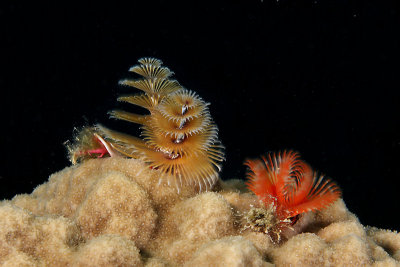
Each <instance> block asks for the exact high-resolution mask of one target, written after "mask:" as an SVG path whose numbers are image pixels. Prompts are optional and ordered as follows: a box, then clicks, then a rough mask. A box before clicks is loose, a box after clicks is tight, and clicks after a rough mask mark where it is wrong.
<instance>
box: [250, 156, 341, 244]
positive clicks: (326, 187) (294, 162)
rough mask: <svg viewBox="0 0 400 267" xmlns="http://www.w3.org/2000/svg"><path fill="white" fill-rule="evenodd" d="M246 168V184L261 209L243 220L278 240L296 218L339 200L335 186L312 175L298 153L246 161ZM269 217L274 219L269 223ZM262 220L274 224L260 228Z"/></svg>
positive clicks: (339, 194)
mask: <svg viewBox="0 0 400 267" xmlns="http://www.w3.org/2000/svg"><path fill="white" fill-rule="evenodd" d="M245 164H246V165H247V166H248V167H249V168H250V170H249V172H248V179H249V180H248V182H247V183H246V184H247V186H248V188H249V189H250V190H251V191H252V192H253V193H254V194H255V195H257V197H258V198H259V200H260V201H261V202H262V203H263V205H264V207H262V208H257V209H256V210H251V212H249V214H247V217H246V219H247V221H248V222H249V224H250V227H251V228H253V229H258V231H262V232H265V233H269V232H273V233H275V234H276V235H277V237H278V239H279V233H280V232H281V230H282V229H283V228H285V227H289V228H290V225H291V224H293V223H294V222H295V221H296V220H297V217H298V215H300V214H302V213H305V212H308V211H315V210H320V209H323V208H325V207H327V206H329V205H331V204H332V203H333V202H335V201H336V200H337V199H338V198H339V197H340V196H341V191H340V188H339V187H338V186H337V184H336V183H335V182H333V181H332V180H330V179H329V178H326V177H324V176H323V175H319V174H318V173H317V172H315V171H313V170H312V168H311V167H310V166H309V165H308V164H307V163H306V162H304V161H302V160H301V159H300V156H299V154H298V153H297V152H294V151H283V152H279V153H269V154H267V155H266V156H265V157H264V156H263V157H262V160H260V159H255V160H247V161H246V162H245ZM271 214H273V215H274V217H275V218H274V217H272V219H271ZM264 218H266V219H264ZM260 219H261V220H260ZM265 220H267V221H271V222H274V223H262V224H260V221H261V222H264V221H265Z"/></svg>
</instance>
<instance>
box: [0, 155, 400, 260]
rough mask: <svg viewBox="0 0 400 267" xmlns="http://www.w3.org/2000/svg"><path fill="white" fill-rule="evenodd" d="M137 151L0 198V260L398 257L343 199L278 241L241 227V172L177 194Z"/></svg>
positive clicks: (391, 241) (394, 243)
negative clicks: (235, 177) (201, 188)
mask: <svg viewBox="0 0 400 267" xmlns="http://www.w3.org/2000/svg"><path fill="white" fill-rule="evenodd" d="M159 176H160V171H159V170H153V169H150V168H149V167H148V165H145V164H144V163H142V162H141V161H139V160H136V159H124V158H120V157H111V158H104V159H91V160H88V161H86V162H84V163H82V164H78V165H76V166H73V167H68V168H66V169H64V170H62V171H60V172H58V173H55V174H53V175H52V176H51V177H50V179H49V181H48V182H47V183H44V184H43V185H40V186H38V187H37V188H36V189H35V190H34V191H33V193H32V194H29V195H28V194H25V195H17V196H15V197H14V198H13V199H12V200H5V201H2V202H1V203H0V221H1V222H0V265H1V266H274V264H275V266H399V265H400V234H398V233H396V232H391V231H387V230H381V229H377V228H374V227H364V226H363V225H361V224H360V222H359V221H358V219H357V217H356V216H355V215H354V214H352V213H350V212H349V211H348V210H347V208H346V206H345V204H344V202H343V200H342V199H339V200H338V201H336V202H335V203H334V204H333V205H331V206H329V207H328V208H326V209H323V210H321V211H317V212H308V213H305V214H302V215H301V216H300V218H299V220H298V221H297V222H296V223H295V224H294V225H293V229H290V230H288V231H287V232H286V233H283V235H284V237H283V238H282V240H281V242H279V243H273V242H272V241H271V239H270V238H269V236H268V235H266V234H264V233H260V232H255V231H252V229H250V228H247V229H246V227H245V223H246V222H245V220H244V218H245V215H246V214H247V212H248V211H249V210H250V209H251V208H252V207H257V205H259V202H258V200H257V197H256V196H255V195H254V194H252V193H250V192H248V191H246V190H245V187H244V185H243V182H241V181H239V180H231V181H226V182H223V181H218V183H217V185H216V186H215V187H214V191H212V192H202V193H198V191H197V190H196V189H195V188H193V187H190V186H189V185H188V186H186V187H185V186H184V187H182V189H181V191H180V193H179V194H178V193H177V192H176V190H175V189H174V188H173V187H169V186H168V185H163V184H160V185H159V184H158V180H159Z"/></svg>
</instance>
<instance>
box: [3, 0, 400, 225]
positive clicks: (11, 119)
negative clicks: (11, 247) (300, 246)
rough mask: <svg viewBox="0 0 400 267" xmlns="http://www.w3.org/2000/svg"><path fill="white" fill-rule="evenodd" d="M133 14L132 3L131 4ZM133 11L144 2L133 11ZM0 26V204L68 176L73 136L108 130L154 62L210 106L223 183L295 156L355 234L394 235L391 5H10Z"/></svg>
mask: <svg viewBox="0 0 400 267" xmlns="http://www.w3.org/2000/svg"><path fill="white" fill-rule="evenodd" d="M136 2H138V1H136ZM141 2H145V1H141ZM0 17H1V24H0V25H1V26H0V27H1V33H0V34H1V36H0V38H1V46H2V47H1V51H0V53H1V59H0V64H1V68H2V70H1V72H0V88H1V103H0V104H1V113H0V114H1V125H2V129H1V139H0V148H1V152H0V155H1V156H0V157H1V162H0V168H1V169H0V185H1V195H0V196H1V198H6V199H9V198H12V197H13V196H14V195H15V194H17V193H30V192H31V191H32V190H33V189H34V188H35V187H36V186H37V185H39V184H41V183H43V182H45V181H46V180H47V179H48V176H49V175H50V174H51V173H54V172H56V171H58V170H61V169H63V168H64V167H65V166H68V165H69V164H70V163H69V162H68V160H67V157H66V150H65V148H64V145H63V143H64V142H65V141H66V140H68V139H71V136H72V130H73V128H74V127H80V126H83V125H88V124H93V123H97V122H101V123H103V124H105V125H107V126H109V127H112V128H116V129H127V131H128V132H129V131H131V132H133V133H135V132H137V130H136V126H135V125H128V124H126V123H124V122H117V121H112V120H109V119H108V118H107V115H106V113H107V111H108V110H111V109H113V108H116V107H123V108H124V109H127V110H129V109H130V108H131V107H129V106H126V105H123V104H121V103H117V102H116V101H115V99H116V97H117V96H118V95H119V94H124V93H127V92H136V91H135V90H133V89H132V90H131V89H128V88H124V87H121V86H119V85H118V81H119V80H121V79H124V78H129V77H131V74H130V73H128V69H129V67H130V66H132V65H134V64H136V61H137V59H139V58H141V57H145V56H148V57H149V56H150V57H157V58H159V59H161V60H163V62H164V64H165V65H166V66H168V67H169V68H170V69H171V70H173V71H174V72H175V73H176V74H175V76H174V77H175V78H176V79H177V80H178V81H179V82H180V83H181V84H182V85H183V86H185V87H186V88H188V89H191V90H194V91H196V92H197V93H198V94H199V95H200V96H201V97H202V98H203V99H204V100H206V101H207V102H210V103H211V106H210V109H211V114H212V116H213V118H214V120H215V121H216V123H217V125H218V126H219V129H220V135H219V137H220V139H221V140H222V142H223V144H224V145H225V146H226V161H225V163H224V167H223V171H222V173H221V177H222V178H223V179H230V178H244V176H245V171H246V169H245V167H244V166H243V165H242V163H243V161H244V160H245V158H247V157H250V158H251V157H257V156H259V155H260V154H263V153H265V152H267V151H271V150H281V149H295V150H297V151H299V152H301V154H302V156H303V158H304V159H305V160H306V161H307V162H309V163H310V164H311V165H312V166H313V167H314V168H315V169H318V170H320V171H321V172H323V173H326V174H327V175H328V176H330V177H332V178H333V179H335V180H336V181H337V182H338V183H339V185H340V186H341V188H342V190H343V197H344V200H345V202H346V204H347V206H348V208H349V209H350V210H351V211H352V212H354V213H355V214H357V215H358V216H359V218H360V220H361V222H362V223H363V224H367V225H373V226H378V227H382V228H391V229H397V230H400V227H399V224H398V220H396V219H395V218H396V217H398V213H397V212H396V211H398V210H399V208H398V203H399V202H398V199H399V198H398V197H399V179H400V172H399V160H400V156H399V154H400V137H399V132H398V131H397V130H395V129H396V127H398V126H399V125H398V124H399V123H398V121H399V110H398V104H399V100H400V99H399V93H398V90H399V80H398V79H399V77H398V76H399V74H400V72H399V57H398V50H399V37H398V36H399V23H398V22H399V9H397V7H396V6H395V1H393V2H388V1H368V0H366V1H341V0H336V1H321V0H316V1H298V0H296V1H294V0H290V1H289V0H281V1H278V2H277V1H269V0H264V1H263V2H261V1H243V2H242V3H235V4H232V3H218V4H217V3H213V4H206V3H204V2H202V5H200V4H198V3H197V2H192V1H188V4H186V5H179V6H174V5H172V4H170V1H159V2H152V1H149V2H147V4H143V3H141V4H135V1H130V5H126V6H125V5H121V6H112V5H111V4H109V3H108V4H101V3H98V2H93V3H90V2H88V3H87V4H80V5H79V6H73V5H71V4H65V5H62V4H54V3H42V4H38V3H32V4H24V3H21V2H19V3H9V4H6V3H4V2H3V4H1V7H0Z"/></svg>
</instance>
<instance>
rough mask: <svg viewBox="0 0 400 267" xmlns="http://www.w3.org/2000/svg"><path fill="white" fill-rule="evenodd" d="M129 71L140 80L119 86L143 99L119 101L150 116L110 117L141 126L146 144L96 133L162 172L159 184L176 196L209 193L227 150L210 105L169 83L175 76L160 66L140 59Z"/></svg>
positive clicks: (114, 114) (127, 114) (102, 131)
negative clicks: (189, 188) (191, 189)
mask: <svg viewBox="0 0 400 267" xmlns="http://www.w3.org/2000/svg"><path fill="white" fill-rule="evenodd" d="M130 71H131V72H134V73H136V74H138V75H140V76H141V78H139V79H136V80H123V81H121V82H120V84H122V85H126V86H131V87H135V88H137V89H139V90H141V91H142V93H140V94H136V95H128V96H121V97H119V98H118V100H119V101H123V102H127V103H130V104H133V105H136V106H140V107H143V108H145V109H147V110H148V111H149V114H147V115H138V114H134V113H130V112H126V111H122V110H114V111H111V112H110V116H111V117H112V118H116V119H120V120H125V121H129V122H133V123H137V124H139V125H141V129H142V136H143V137H144V138H143V140H142V139H139V138H136V137H133V136H129V135H126V134H123V133H119V132H116V131H113V130H110V129H107V128H105V127H103V126H101V125H97V132H98V133H99V134H100V135H101V136H103V137H104V138H105V139H106V140H107V141H108V142H110V144H111V145H112V147H113V148H114V149H115V150H117V151H119V152H120V153H122V154H123V155H125V156H128V157H133V158H139V159H141V160H143V161H145V162H146V163H148V164H149V165H150V167H151V168H153V169H158V170H159V171H160V172H161V174H162V175H161V178H160V182H163V181H166V182H167V183H168V184H170V185H174V186H176V187H177V188H178V190H179V189H180V188H181V187H182V185H193V186H197V187H198V189H199V191H202V190H208V189H210V188H211V187H212V186H213V185H214V183H215V182H216V180H217V178H218V171H219V170H220V169H221V166H220V163H221V162H222V161H223V160H224V147H223V146H222V145H221V143H220V141H219V140H218V128H217V126H216V125H215V123H214V122H213V120H212V118H211V115H210V112H209V109H208V105H209V104H208V103H206V102H204V100H203V99H201V98H200V97H199V96H198V95H197V94H196V93H194V92H193V91H190V90H187V89H184V88H183V87H182V86H181V85H180V84H179V83H178V82H177V81H176V80H172V79H170V77H171V76H172V74H173V72H172V71H170V70H169V69H168V68H166V67H163V66H162V62H161V60H158V59H154V58H142V59H140V60H139V64H138V65H136V66H133V67H132V68H130Z"/></svg>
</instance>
